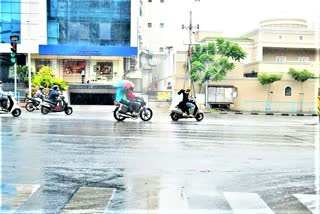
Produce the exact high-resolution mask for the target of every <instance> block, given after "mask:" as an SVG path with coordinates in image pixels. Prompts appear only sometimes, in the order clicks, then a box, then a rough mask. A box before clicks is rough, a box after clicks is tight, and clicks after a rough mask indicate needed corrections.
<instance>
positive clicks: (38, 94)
mask: <svg viewBox="0 0 320 214" xmlns="http://www.w3.org/2000/svg"><path fill="white" fill-rule="evenodd" d="M43 89H44V87H43V86H42V85H40V87H39V89H38V90H37V91H36V94H35V95H34V97H35V98H40V99H41V100H43V99H44V98H45V97H46V96H47V94H46V93H44V91H43Z"/></svg>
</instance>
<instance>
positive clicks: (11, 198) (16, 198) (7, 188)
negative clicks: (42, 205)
mask: <svg viewBox="0 0 320 214" xmlns="http://www.w3.org/2000/svg"><path fill="white" fill-rule="evenodd" d="M39 187H40V185H36V184H15V185H11V184H6V185H2V186H1V189H0V190H1V198H0V199H1V200H0V213H14V212H15V211H16V210H17V209H18V208H19V207H20V206H21V205H22V204H23V203H24V202H25V201H27V200H28V199H29V198H30V197H31V196H32V195H33V194H34V193H35V192H36V191H37V190H38V189H39Z"/></svg>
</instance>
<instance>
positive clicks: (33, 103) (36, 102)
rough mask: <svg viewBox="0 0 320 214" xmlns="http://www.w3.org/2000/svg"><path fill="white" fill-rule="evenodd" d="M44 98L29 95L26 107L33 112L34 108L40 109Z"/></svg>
mask: <svg viewBox="0 0 320 214" xmlns="http://www.w3.org/2000/svg"><path fill="white" fill-rule="evenodd" d="M43 100H44V98H42V99H41V98H39V97H27V98H26V99H25V103H26V105H25V108H26V110H27V111H29V112H33V111H34V110H40V109H41V105H42V103H43Z"/></svg>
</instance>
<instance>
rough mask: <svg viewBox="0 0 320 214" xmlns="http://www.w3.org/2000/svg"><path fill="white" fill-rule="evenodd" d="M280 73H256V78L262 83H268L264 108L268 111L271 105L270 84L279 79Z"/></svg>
mask: <svg viewBox="0 0 320 214" xmlns="http://www.w3.org/2000/svg"><path fill="white" fill-rule="evenodd" d="M281 78H282V74H275V73H259V74H258V80H259V82H260V83H261V84H262V85H269V89H268V96H267V103H266V110H267V111H270V109H271V107H270V105H271V103H270V102H271V99H272V93H273V91H272V90H271V85H272V83H274V82H276V81H279V80H281Z"/></svg>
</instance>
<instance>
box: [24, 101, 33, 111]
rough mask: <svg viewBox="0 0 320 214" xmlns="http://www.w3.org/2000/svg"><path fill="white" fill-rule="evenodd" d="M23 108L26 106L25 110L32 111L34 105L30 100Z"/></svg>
mask: <svg viewBox="0 0 320 214" xmlns="http://www.w3.org/2000/svg"><path fill="white" fill-rule="evenodd" d="M25 108H26V110H27V111H28V112H33V111H34V105H33V103H32V102H29V103H27V104H26V106H25Z"/></svg>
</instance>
